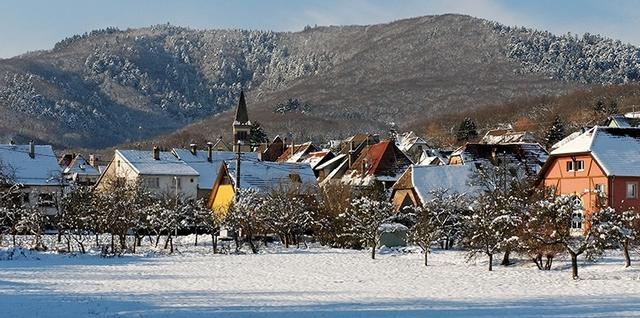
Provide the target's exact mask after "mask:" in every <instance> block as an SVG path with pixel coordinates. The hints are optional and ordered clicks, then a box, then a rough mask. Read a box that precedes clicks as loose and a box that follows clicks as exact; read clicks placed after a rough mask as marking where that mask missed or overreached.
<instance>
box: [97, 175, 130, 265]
mask: <svg viewBox="0 0 640 318" xmlns="http://www.w3.org/2000/svg"><path fill="white" fill-rule="evenodd" d="M104 182H105V187H104V190H102V191H100V192H99V193H98V196H99V198H98V200H97V207H96V208H97V209H98V210H99V211H102V213H101V214H100V218H101V220H100V222H99V223H100V227H101V228H102V229H103V230H104V231H105V232H106V233H109V234H110V235H111V244H110V250H109V251H110V254H116V253H117V251H116V244H115V238H116V237H117V238H118V243H119V244H118V249H119V250H120V251H125V250H126V249H127V241H126V239H127V232H128V231H129V229H131V228H132V227H133V226H134V224H133V223H134V220H135V219H136V217H135V213H137V211H135V210H133V209H132V207H135V206H136V203H135V202H136V198H135V196H134V194H135V193H137V191H136V190H135V189H136V188H137V187H138V186H139V185H138V183H136V182H128V181H126V180H125V179H120V178H113V179H107V180H105V181H104ZM105 253H106V252H105Z"/></svg>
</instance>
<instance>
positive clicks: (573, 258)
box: [569, 252, 578, 279]
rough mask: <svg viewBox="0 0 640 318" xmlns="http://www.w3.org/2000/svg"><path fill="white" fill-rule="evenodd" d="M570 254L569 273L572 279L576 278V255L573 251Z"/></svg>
mask: <svg viewBox="0 0 640 318" xmlns="http://www.w3.org/2000/svg"><path fill="white" fill-rule="evenodd" d="M569 254H571V275H572V277H573V279H578V255H577V254H576V253H573V252H569Z"/></svg>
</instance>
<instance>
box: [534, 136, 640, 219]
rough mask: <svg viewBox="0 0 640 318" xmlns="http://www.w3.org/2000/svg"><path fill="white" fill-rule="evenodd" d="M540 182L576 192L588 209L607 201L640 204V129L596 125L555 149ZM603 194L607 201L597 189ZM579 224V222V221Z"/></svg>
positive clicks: (620, 204) (617, 205) (620, 206)
mask: <svg viewBox="0 0 640 318" xmlns="http://www.w3.org/2000/svg"><path fill="white" fill-rule="evenodd" d="M540 182H541V184H543V185H544V186H546V187H552V188H555V190H556V192H557V193H558V194H575V195H576V196H577V197H578V198H580V200H581V203H582V205H583V207H584V209H585V211H586V212H592V211H594V210H596V209H598V206H599V205H600V204H606V205H608V206H611V207H613V208H615V209H616V210H618V211H622V210H625V209H629V208H633V207H635V208H636V209H637V208H638V207H640V199H639V198H638V186H639V185H640V128H611V127H601V126H596V127H593V128H591V129H589V130H587V131H586V132H584V133H582V134H581V135H580V136H578V137H577V138H574V139H573V140H571V141H569V142H567V143H565V144H563V145H562V146H560V147H559V148H557V149H555V150H553V151H552V152H551V154H550V157H549V159H548V160H547V162H546V164H545V165H544V167H543V168H542V171H541V173H540ZM595 190H598V191H600V192H602V193H604V199H605V200H604V202H603V201H600V200H601V199H598V195H597V194H596V191H595ZM578 224H580V223H578Z"/></svg>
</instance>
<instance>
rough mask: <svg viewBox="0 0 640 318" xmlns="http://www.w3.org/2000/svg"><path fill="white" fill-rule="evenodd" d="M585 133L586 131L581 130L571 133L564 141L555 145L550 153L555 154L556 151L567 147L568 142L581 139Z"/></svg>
mask: <svg viewBox="0 0 640 318" xmlns="http://www.w3.org/2000/svg"><path fill="white" fill-rule="evenodd" d="M583 133H584V131H582V130H579V131H576V132H573V133H571V134H570V135H569V136H567V137H564V138H562V140H560V141H558V142H556V143H555V144H553V146H551V149H550V151H551V152H553V151H554V150H555V149H558V148H560V147H562V146H564V145H566V144H567V143H568V142H570V141H572V140H574V139H576V138H578V137H580V135H582V134H583Z"/></svg>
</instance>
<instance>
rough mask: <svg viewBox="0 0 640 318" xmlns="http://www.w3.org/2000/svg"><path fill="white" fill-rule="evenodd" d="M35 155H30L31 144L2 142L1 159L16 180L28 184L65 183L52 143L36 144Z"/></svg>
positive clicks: (54, 184)
mask: <svg viewBox="0 0 640 318" xmlns="http://www.w3.org/2000/svg"><path fill="white" fill-rule="evenodd" d="M33 147H34V156H33V158H31V156H29V152H30V146H29V145H10V144H0V161H2V164H3V165H4V166H6V167H7V169H10V173H11V174H13V177H14V181H15V182H17V183H20V184H23V185H26V186H33V185H49V186H58V185H61V184H63V182H64V181H63V180H62V178H61V174H62V169H61V168H60V166H59V165H58V159H57V158H56V155H55V154H54V153H53V148H52V147H51V146H50V145H34V146H33Z"/></svg>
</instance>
